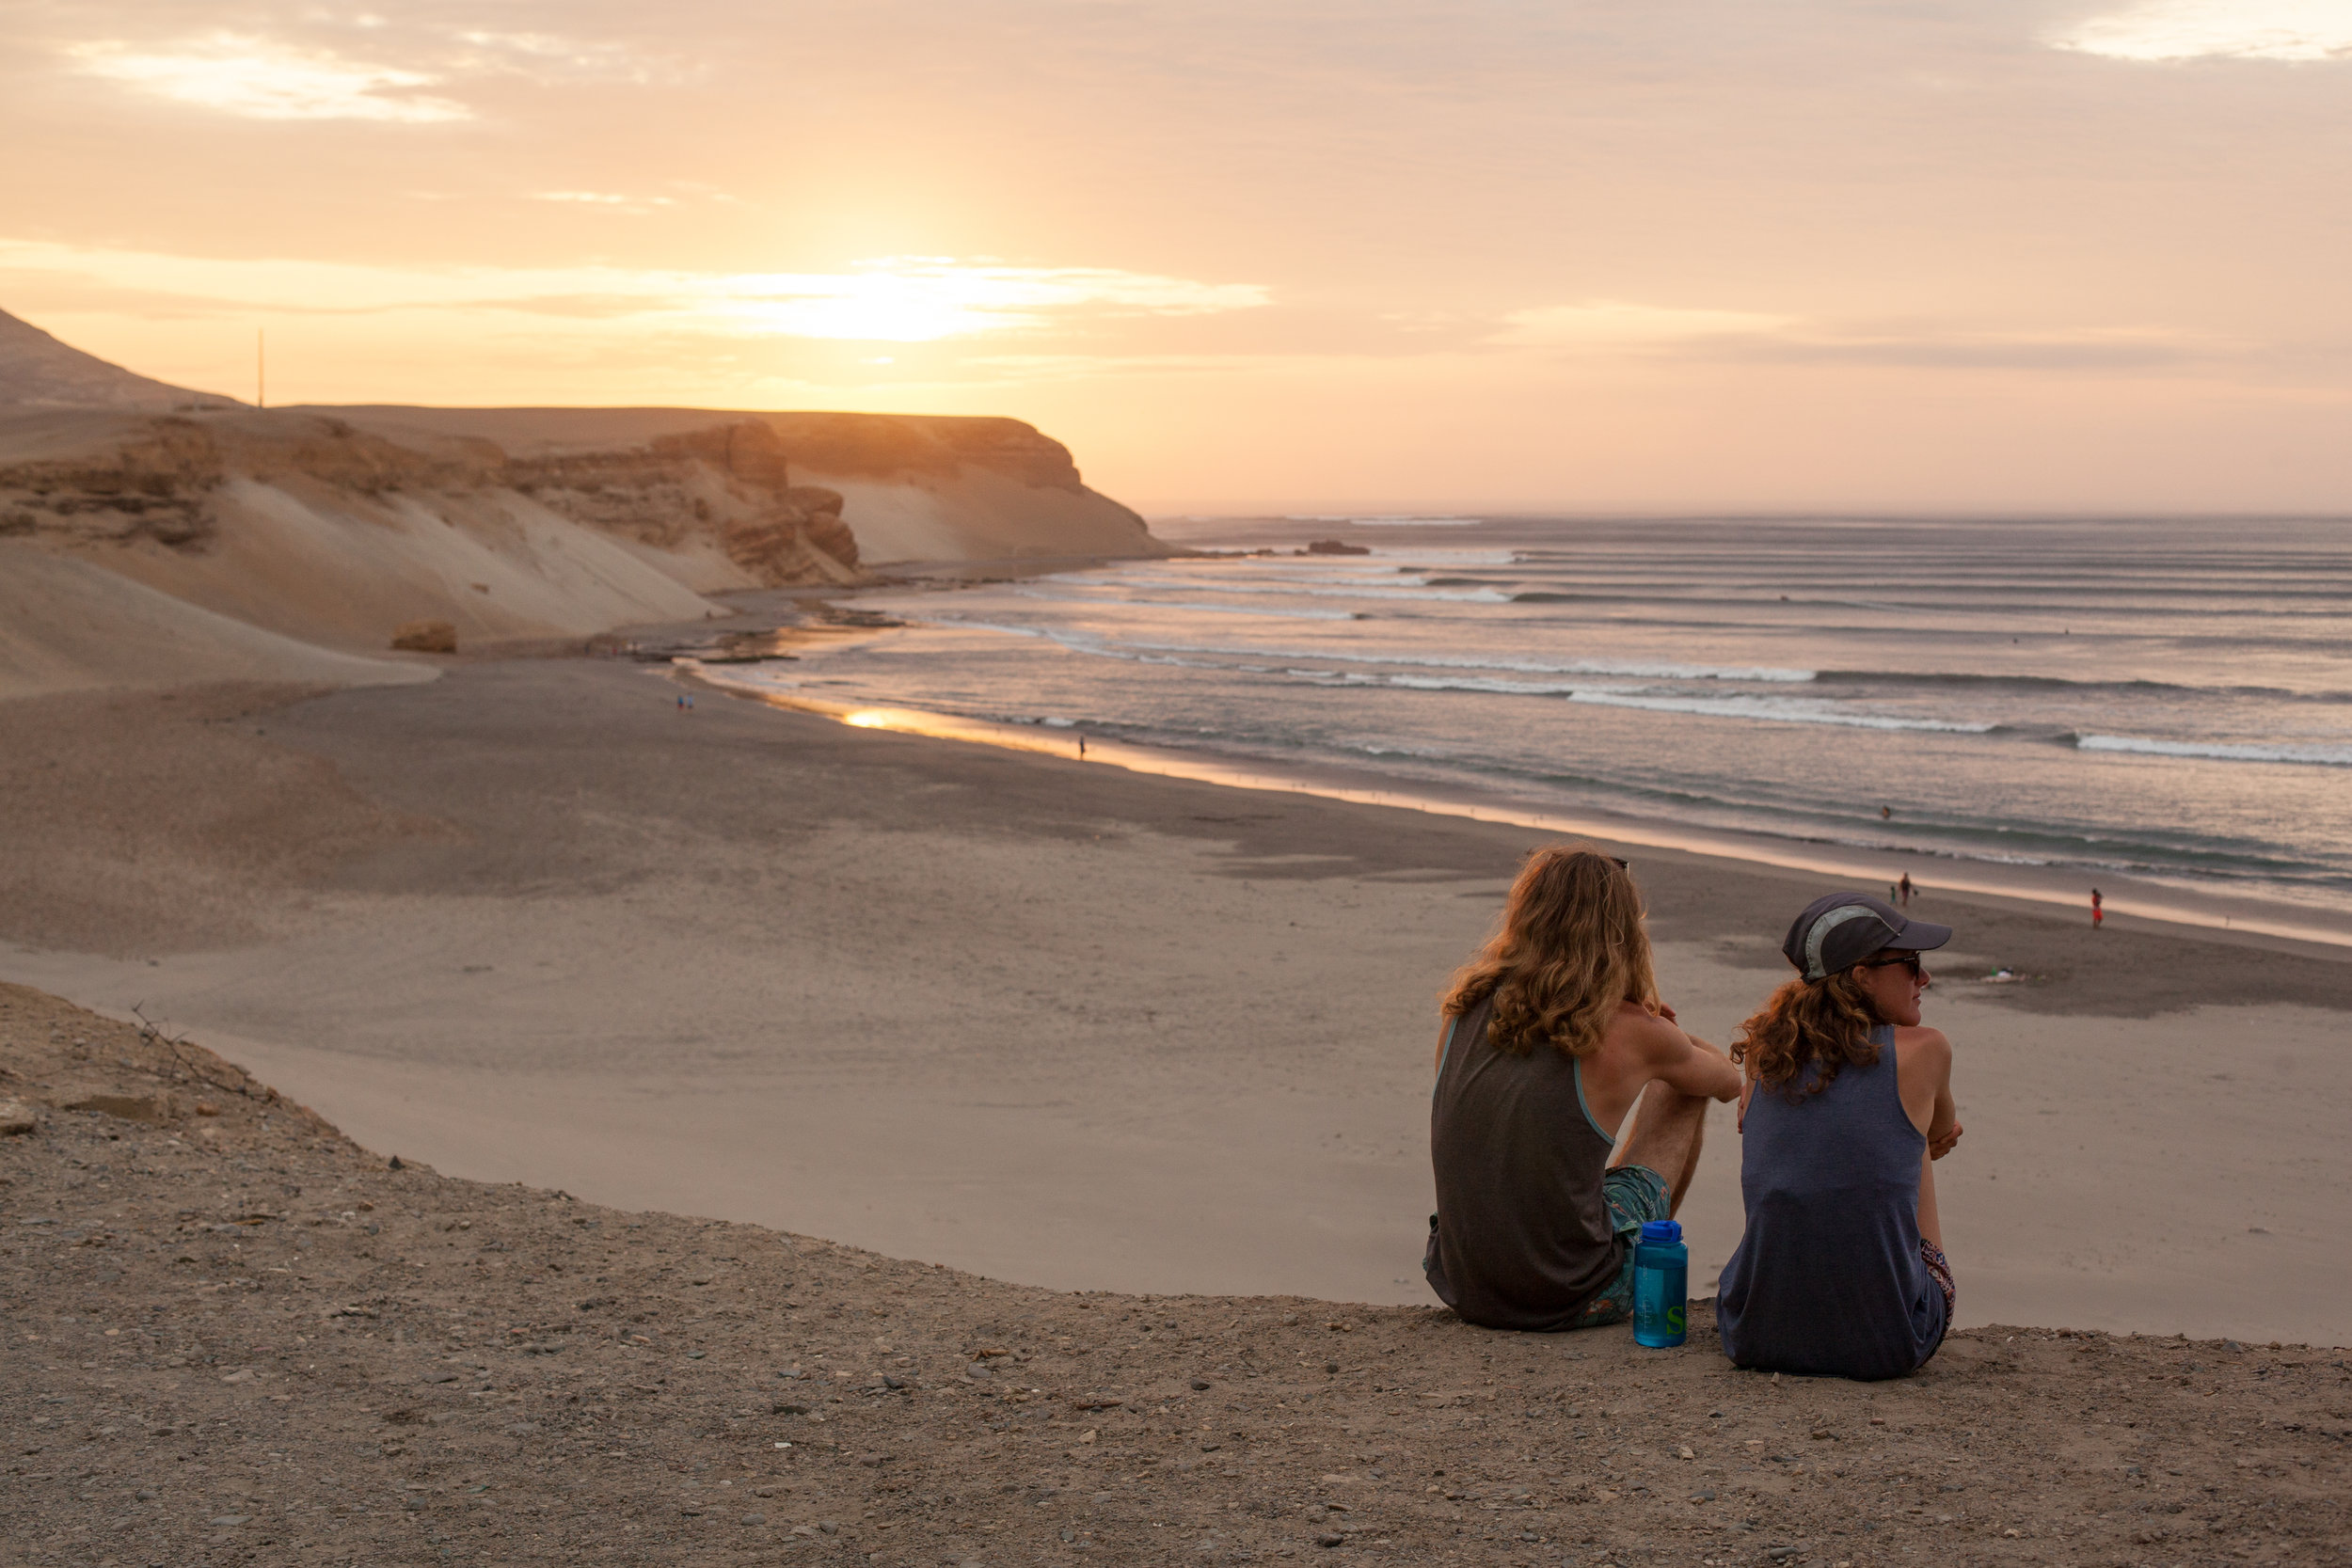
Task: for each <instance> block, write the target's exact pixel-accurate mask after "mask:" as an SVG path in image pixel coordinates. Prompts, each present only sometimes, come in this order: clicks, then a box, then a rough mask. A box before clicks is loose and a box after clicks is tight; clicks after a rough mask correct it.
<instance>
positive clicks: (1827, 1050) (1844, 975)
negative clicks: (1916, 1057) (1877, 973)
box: [1731, 954, 1883, 1102]
mask: <svg viewBox="0 0 2352 1568" xmlns="http://www.w3.org/2000/svg"><path fill="white" fill-rule="evenodd" d="M1877 956H1878V955H1876V954H1873V955H1872V957H1873V958H1875V957H1877ZM1880 1022H1883V1021H1882V1020H1881V1019H1880V1018H1879V1015H1878V1009H1877V1008H1876V1007H1873V1006H1871V1005H1870V996H1869V993H1868V992H1867V991H1866V990H1863V989H1862V982H1861V981H1860V980H1859V979H1857V978H1856V977H1855V975H1854V972H1853V970H1852V969H1841V970H1839V971H1838V972H1837V973H1836V974H1832V975H1830V976H1828V977H1827V978H1826V979H1820V980H1791V981H1789V982H1788V984H1787V985H1785V986H1783V987H1781V988H1780V990H1776V991H1774V992H1772V996H1771V997H1770V998H1769V999H1767V1000H1766V1002H1765V1004H1764V1006H1762V1007H1761V1008H1760V1009H1758V1010H1757V1012H1756V1015H1755V1016H1754V1017H1753V1018H1750V1019H1749V1020H1748V1021H1747V1022H1745V1023H1742V1024H1741V1025H1740V1033H1739V1035H1738V1036H1737V1037H1734V1038H1733V1040H1732V1042H1731V1059H1732V1060H1733V1061H1735V1062H1739V1063H1740V1064H1742V1065H1743V1066H1747V1067H1750V1068H1752V1069H1753V1070H1754V1071H1755V1073H1756V1083H1757V1084H1758V1085H1761V1086H1762V1087H1765V1088H1768V1089H1784V1090H1786V1091H1787V1093H1788V1098H1789V1100H1790V1101H1792V1102H1793V1101H1801V1100H1803V1099H1804V1097H1805V1096H1806V1095H1808V1094H1819V1093H1820V1092H1821V1091H1822V1090H1823V1089H1825V1088H1827V1087H1829V1085H1830V1080H1831V1079H1833V1078H1836V1076H1837V1073H1838V1070H1839V1069H1842V1068H1845V1067H1847V1066H1849V1065H1851V1066H1853V1067H1869V1066H1872V1065H1873V1064H1875V1063H1876V1062H1877V1061H1878V1059H1879V1048H1878V1047H1877V1046H1876V1045H1874V1044H1872V1043H1871V1040H1870V1031H1871V1030H1872V1029H1873V1028H1874V1027H1876V1026H1877V1025H1878V1024H1879V1023H1880Z"/></svg>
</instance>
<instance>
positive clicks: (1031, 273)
mask: <svg viewBox="0 0 2352 1568" xmlns="http://www.w3.org/2000/svg"><path fill="white" fill-rule="evenodd" d="M572 194H575V195H593V194H594V193H572ZM8 272H15V273H20V274H24V275H26V276H28V277H38V278H40V280H42V281H43V282H44V283H47V284H51V285H55V284H57V283H61V282H62V283H71V284H72V285H73V286H74V287H76V288H77V289H78V290H81V291H84V292H87V291H89V290H91V289H100V290H112V291H115V292H117V293H120V294H121V295H123V296H125V297H126V298H135V299H138V300H141V301H144V302H157V301H163V300H169V301H170V302H171V304H172V308H173V309H176V310H178V311H181V312H201V311H204V310H207V309H209V310H213V311H217V312H221V313H239V314H250V313H252V312H254V311H257V310H261V311H281V312H308V313H316V314H338V315H357V314H383V313H388V312H395V311H438V312H472V313H482V312H502V313H507V314H510V315H513V314H520V315H532V316H565V317H572V318H575V319H579V320H586V321H602V322H607V323H611V324H613V325H619V326H622V327H624V328H628V329H631V330H659V331H676V330H686V331H695V332H704V333H709V334H713V335H723V336H734V337H784V338H812V339H838V340H846V341H861V342H931V341H939V340H942V339H947V338H964V337H974V336H979V335H983V334H995V333H1009V332H1018V331H1024V330H1038V329H1045V328H1051V327H1055V326H1062V325H1073V324H1076V323H1079V322H1081V321H1088V320H1099V319H1101V318H1103V317H1105V316H1110V317H1119V316H1183V315H1205V314H1216V313H1219V312H1223V311H1229V310H1246V309H1255V308H1257V307H1259V306H1262V305H1264V304H1265V303H1267V299H1268V296H1267V293H1266V291H1265V290H1264V289H1263V288H1261V287H1259V286H1257V285H1255V284H1236V283H1202V282H1197V281H1195V280H1193V279H1190V278H1182V277H1161V276H1157V275H1154V274H1150V273H1132V272H1123V271H1119V270H1117V269H1112V268H1101V267H1019V266H1009V265H1006V264H1004V263H1001V262H995V261H959V260H956V259H954V258H946V257H897V258H884V259H880V260H876V261H866V262H862V263H860V264H858V265H857V266H856V267H855V268H854V269H853V270H851V271H849V272H840V273H701V272H685V271H671V270H633V269H628V268H621V267H605V266H585V267H444V268H429V267H375V266H365V265H358V264H355V263H349V262H338V261H268V260H257V261H243V260H222V259H215V258H203V257H184V256H167V255H158V254H154V253H151V252H142V251H120V250H98V249H77V248H73V247H70V246H65V245H54V244H47V243H42V242H35V241H10V240H0V274H5V273H8Z"/></svg>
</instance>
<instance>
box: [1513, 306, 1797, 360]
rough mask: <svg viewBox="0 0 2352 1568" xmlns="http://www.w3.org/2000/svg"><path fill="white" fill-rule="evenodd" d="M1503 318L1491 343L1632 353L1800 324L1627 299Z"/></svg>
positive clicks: (1753, 313)
mask: <svg viewBox="0 0 2352 1568" xmlns="http://www.w3.org/2000/svg"><path fill="white" fill-rule="evenodd" d="M1502 320H1503V327H1502V331H1501V332H1499V333H1497V334H1495V335H1494V337H1493V338H1491V339H1490V340H1489V341H1492V342H1495V343H1499V344H1503V345H1507V346H1512V347H1525V348H1589V349H1600V350H1609V349H1617V350H1630V351H1641V350H1645V349H1662V348H1677V347H1680V346H1683V345H1686V344H1690V343H1693V342H1702V341H1708V340H1710V339H1711V340H1718V341H1720V340H1724V339H1739V338H1756V337H1760V336H1767V335H1771V334H1774V333H1780V332H1785V331H1787V330H1788V329H1789V328H1790V327H1793V326H1794V325H1796V319H1795V318H1794V317H1792V316H1774V315H1764V314H1759V313H1757V312H1756V311H1752V310H1692V309H1678V308H1676V307H1673V306H1661V305H1632V304H1628V303H1626V302H1625V301H1623V300H1591V301H1587V302H1585V303H1584V304H1581V305H1551V306H1546V307H1544V308H1542V309H1534V310H1518V311H1514V312H1513V313H1512V314H1510V315H1508V316H1505V317H1503V319H1502Z"/></svg>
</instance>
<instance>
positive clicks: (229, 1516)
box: [209, 1513, 253, 1525]
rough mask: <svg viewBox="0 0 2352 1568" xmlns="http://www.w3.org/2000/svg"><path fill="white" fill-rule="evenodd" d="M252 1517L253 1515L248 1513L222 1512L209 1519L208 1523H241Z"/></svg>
mask: <svg viewBox="0 0 2352 1568" xmlns="http://www.w3.org/2000/svg"><path fill="white" fill-rule="evenodd" d="M252 1517H253V1515H252V1514H250V1513H224V1514H222V1515H221V1516H220V1517H219V1518H217V1519H214V1520H211V1521H209V1523H212V1524H215V1525H242V1524H244V1523H246V1521H247V1520H249V1519H251V1518H252Z"/></svg>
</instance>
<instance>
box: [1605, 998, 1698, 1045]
mask: <svg viewBox="0 0 2352 1568" xmlns="http://www.w3.org/2000/svg"><path fill="white" fill-rule="evenodd" d="M1609 1035H1610V1037H1611V1038H1612V1039H1613V1040H1621V1041H1623V1042H1624V1044H1625V1045H1626V1046H1627V1047H1629V1048H1630V1049H1632V1050H1634V1051H1638V1052H1640V1053H1642V1054H1643V1055H1645V1056H1653V1057H1654V1056H1659V1055H1666V1054H1678V1053H1682V1052H1685V1051H1688V1050H1689V1049H1690V1048H1691V1037H1689V1036H1688V1035H1685V1034H1684V1033H1683V1032H1682V1030H1681V1029H1680V1028H1679V1027H1677V1025H1675V1024H1673V1023H1670V1022H1667V1021H1666V1020H1664V1019H1662V1018H1660V1017H1659V1016H1658V1015H1657V1014H1656V1013H1653V1012H1651V1011H1650V1010H1649V1009H1648V1008H1647V1007H1645V1006H1642V1005H1641V1004H1640V1003H1638V1002H1620V1003H1618V1004H1617V1016H1616V1019H1615V1021H1614V1022H1612V1023H1611V1024H1610V1026H1609Z"/></svg>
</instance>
